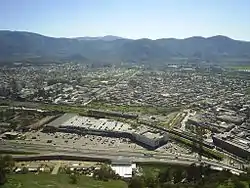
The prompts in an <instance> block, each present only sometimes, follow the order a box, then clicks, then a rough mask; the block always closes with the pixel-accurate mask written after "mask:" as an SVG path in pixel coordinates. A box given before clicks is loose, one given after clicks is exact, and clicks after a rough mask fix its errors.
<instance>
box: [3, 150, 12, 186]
mask: <svg viewBox="0 0 250 188" xmlns="http://www.w3.org/2000/svg"><path fill="white" fill-rule="evenodd" d="M13 166H14V161H13V159H12V157H11V156H10V155H1V156H0V185H4V184H5V183H6V181H7V178H6V174H7V173H8V172H10V171H11V169H12V167H13Z"/></svg>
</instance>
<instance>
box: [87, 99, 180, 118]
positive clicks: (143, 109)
mask: <svg viewBox="0 0 250 188" xmlns="http://www.w3.org/2000/svg"><path fill="white" fill-rule="evenodd" d="M87 108H94V109H102V110H110V111H120V112H134V113H141V114H165V115H166V114H169V113H171V112H175V111H179V109H180V108H178V107H175V108H173V107H171V108H166V107H153V106H136V105H114V104H108V103H105V102H102V101H93V102H91V103H90V104H88V105H87Z"/></svg>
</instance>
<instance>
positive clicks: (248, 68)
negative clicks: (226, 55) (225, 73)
mask: <svg viewBox="0 0 250 188" xmlns="http://www.w3.org/2000/svg"><path fill="white" fill-rule="evenodd" d="M230 68H232V69H236V70H239V69H240V70H250V65H235V66H230Z"/></svg>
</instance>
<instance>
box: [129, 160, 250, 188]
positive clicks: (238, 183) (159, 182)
mask: <svg viewBox="0 0 250 188" xmlns="http://www.w3.org/2000/svg"><path fill="white" fill-rule="evenodd" d="M249 183H250V171H249V172H248V173H247V174H241V175H240V176H237V175H233V174H232V173H231V172H229V171H226V170H223V171H220V172H219V171H213V170H211V169H210V167H209V166H204V165H202V166H201V167H199V166H196V165H195V164H193V165H190V166H189V167H188V168H184V167H166V168H162V169H161V170H160V171H159V172H158V173H156V175H155V174H145V173H144V174H143V175H142V176H134V177H133V178H132V179H131V180H130V181H129V188H146V187H147V188H201V187H202V188H217V187H220V188H223V187H228V188H248V187H247V186H246V184H249Z"/></svg>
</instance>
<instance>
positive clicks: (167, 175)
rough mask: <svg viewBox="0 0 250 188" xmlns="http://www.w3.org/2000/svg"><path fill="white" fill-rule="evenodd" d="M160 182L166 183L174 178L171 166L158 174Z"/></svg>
mask: <svg viewBox="0 0 250 188" xmlns="http://www.w3.org/2000/svg"><path fill="white" fill-rule="evenodd" d="M158 179H159V183H161V184H162V183H165V182H168V181H171V180H172V179H173V177H172V173H171V170H170V168H165V169H163V170H161V171H160V172H159V175H158Z"/></svg>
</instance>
